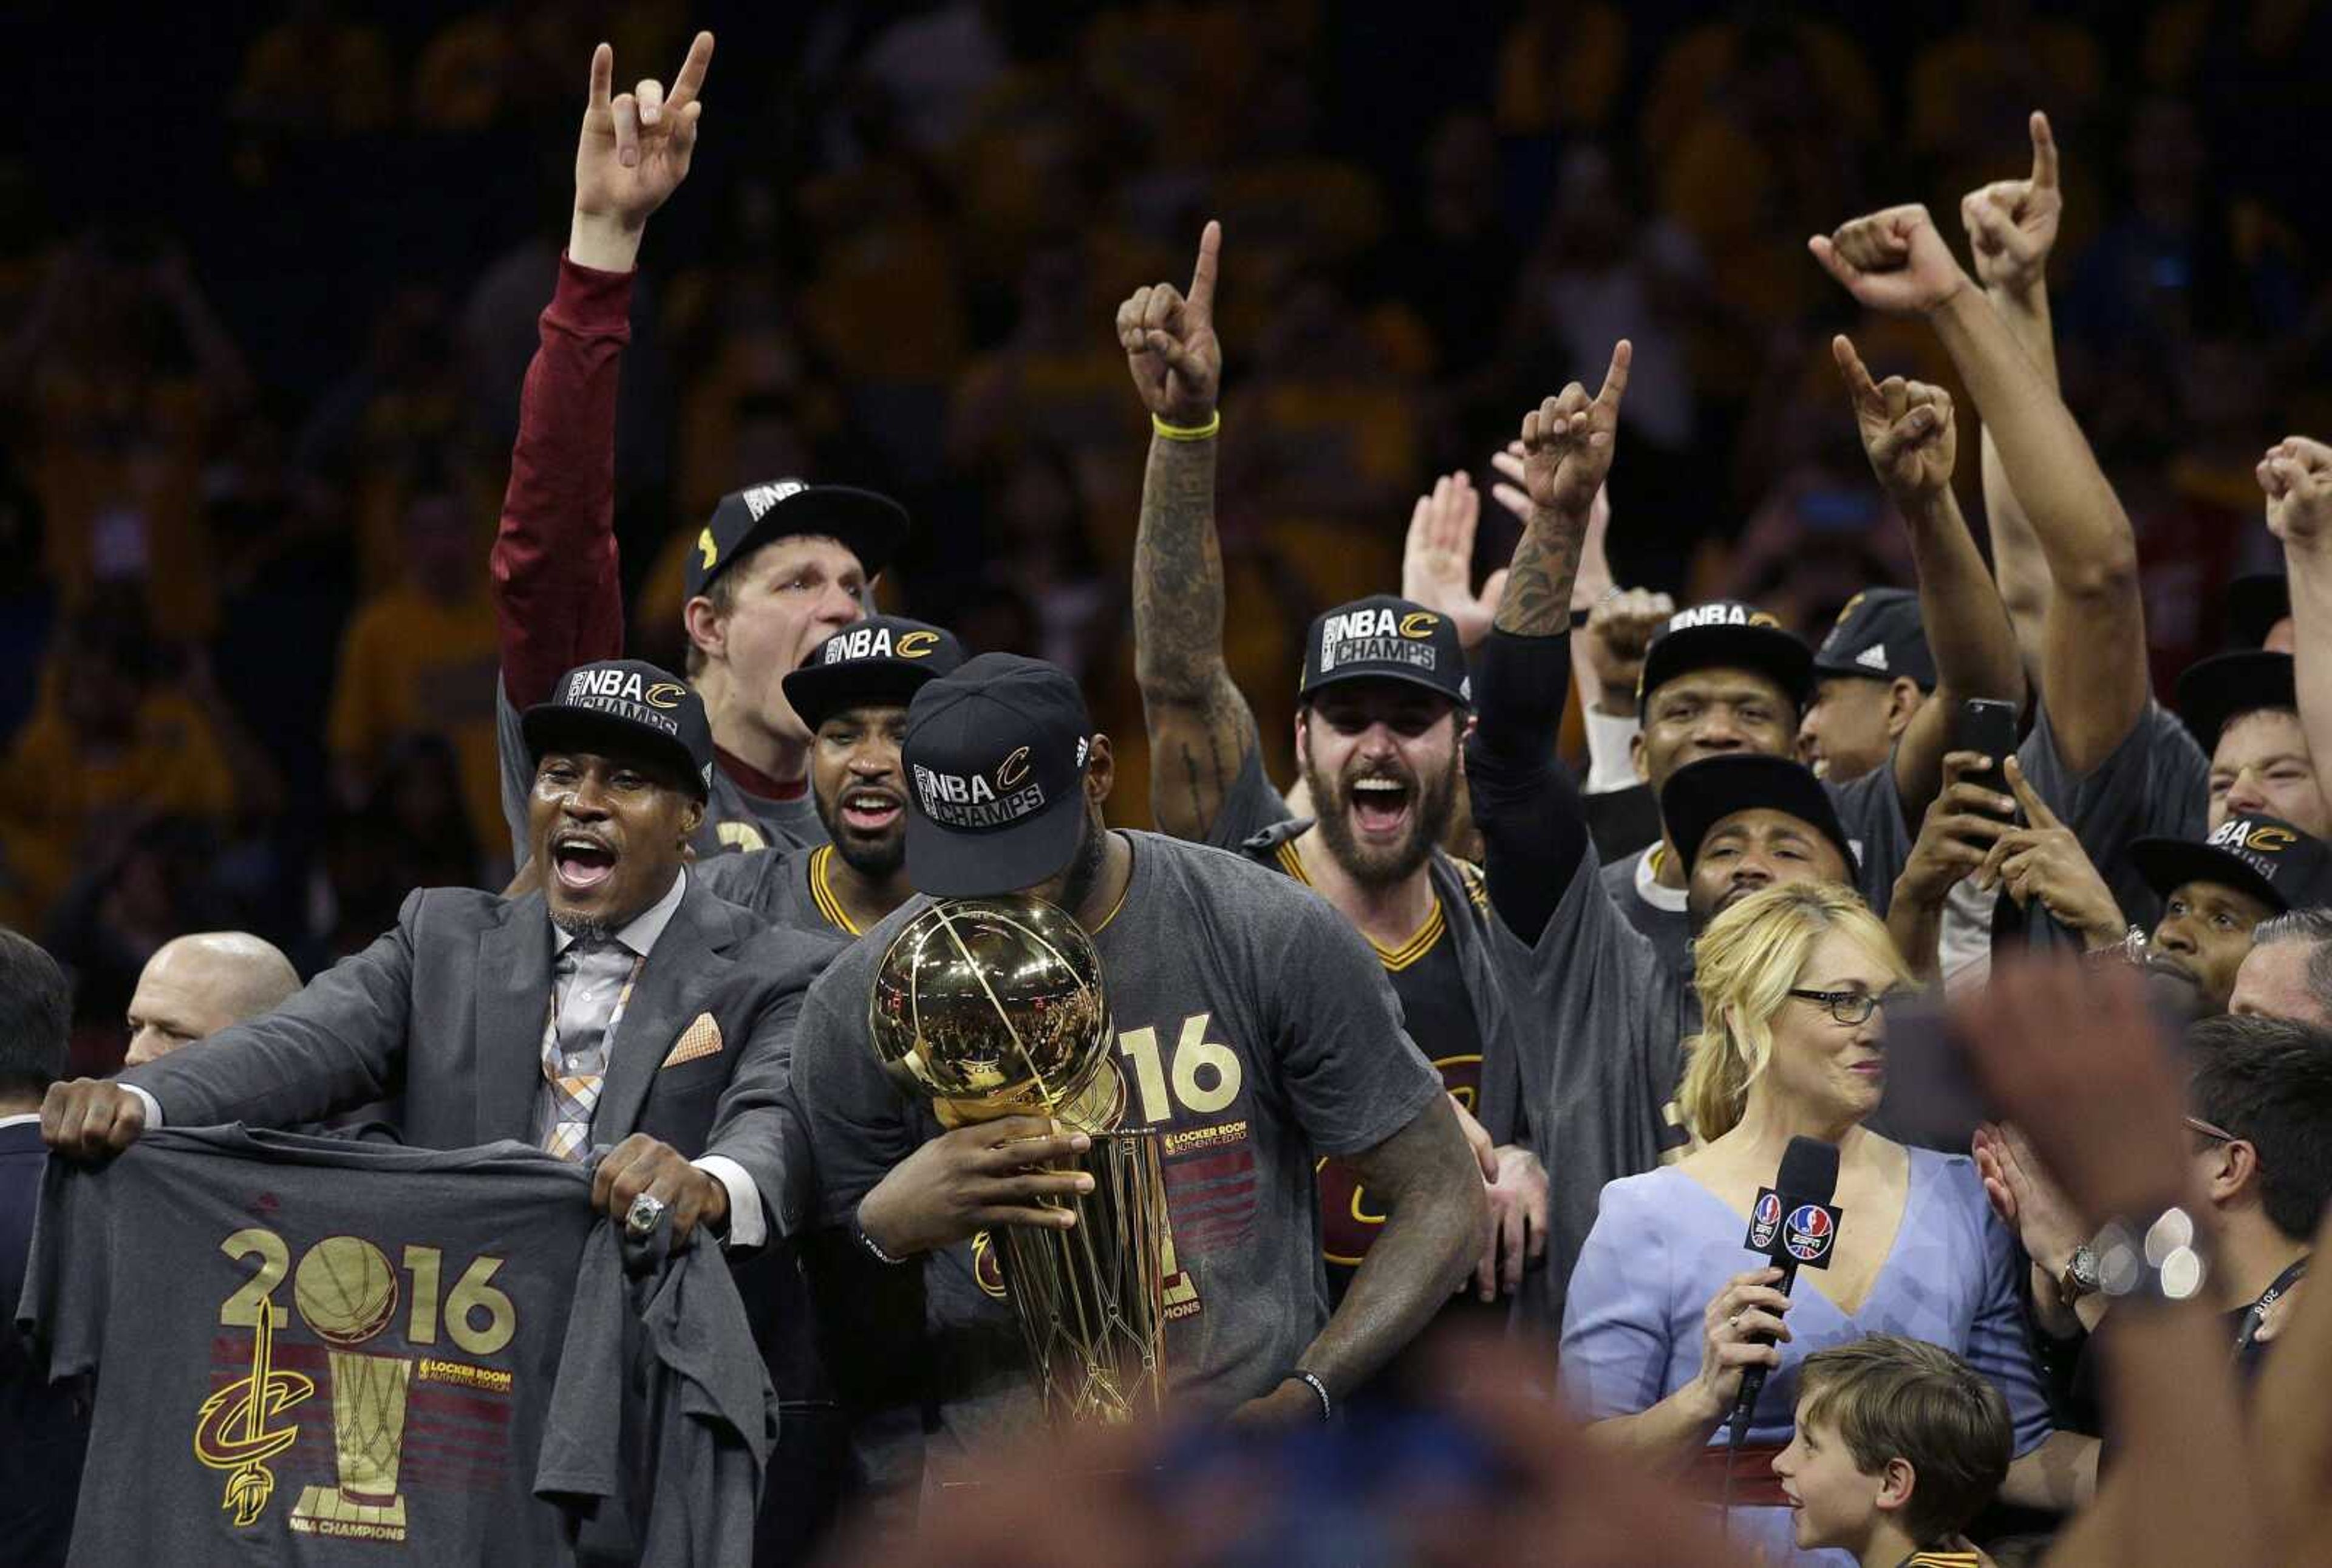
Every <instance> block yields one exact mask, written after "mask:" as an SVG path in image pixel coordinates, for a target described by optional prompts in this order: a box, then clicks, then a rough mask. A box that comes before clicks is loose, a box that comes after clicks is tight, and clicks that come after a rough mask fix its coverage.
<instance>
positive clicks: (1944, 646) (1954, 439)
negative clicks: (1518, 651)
mask: <svg viewBox="0 0 2332 1568" xmlns="http://www.w3.org/2000/svg"><path fill="white" fill-rule="evenodd" d="M1830 351H1831V355H1832V358H1833V359H1835V360H1836V361H1837V364H1838V368H1839V373H1840V377H1841V378H1843V379H1844V381H1845V383H1846V387H1847V393H1848V396H1849V401H1850V403H1851V405H1852V407H1853V410H1854V417H1855V424H1856V427H1857V428H1858V430H1859V432H1860V435H1861V437H1862V445H1863V451H1864V454H1866V455H1867V456H1868V459H1869V462H1870V467H1871V472H1872V473H1874V474H1875V475H1876V476H1877V478H1878V482H1879V483H1880V485H1881V486H1882V487H1884V488H1885V490H1886V491H1887V493H1888V499H1889V500H1890V501H1891V502H1893V503H1894V508H1895V511H1896V512H1897V513H1898V514H1899V515H1900V516H1901V518H1902V520H1903V523H1904V527H1905V531H1906V533H1907V536H1908V538H1909V540H1910V543H1911V556H1912V560H1913V562H1914V564H1915V565H1916V568H1917V570H1918V592H1917V593H1916V596H1914V595H1904V596H1903V597H1902V599H1901V600H1897V601H1893V602H1892V604H1891V605H1890V601H1889V600H1888V599H1886V598H1877V599H1874V598H1873V597H1872V596H1870V595H1865V596H1864V597H1863V599H1862V601H1861V605H1862V606H1863V607H1868V613H1867V614H1866V613H1865V612H1864V611H1863V610H1862V609H1860V608H1850V609H1849V614H1848V616H1847V617H1845V618H1844V619H1842V620H1841V622H1840V625H1839V626H1837V627H1835V628H1833V636H1832V637H1831V638H1830V639H1828V640H1826V641H1825V642H1824V644H1823V648H1824V650H1825V658H1824V661H1823V667H1822V668H1821V669H1817V668H1816V665H1815V660H1814V657H1813V655H1810V654H1809V653H1808V651H1807V649H1806V646H1805V645H1804V644H1803V643H1802V642H1800V641H1799V640H1798V639H1797V638H1796V637H1795V636H1792V635H1791V634H1790V633H1789V632H1787V631H1786V630H1784V629H1783V628H1782V626H1780V625H1779V624H1778V623H1776V622H1775V621H1774V620H1773V617H1770V616H1766V615H1763V614H1761V613H1760V612H1758V611H1756V610H1755V609H1753V608H1752V607H1749V606H1747V605H1742V604H1734V603H1727V602H1719V603H1716V604H1710V605H1701V606H1696V607H1693V608H1690V609H1686V610H1681V611H1678V612H1677V614H1676V615H1674V616H1671V617H1669V618H1668V623H1667V625H1666V626H1663V627H1662V628H1660V630H1659V631H1658V632H1657V633H1655V634H1654V636H1653V638H1652V642H1651V645H1650V647H1649V651H1648V652H1647V653H1646V655H1645V657H1644V666H1643V675H1642V681H1641V685H1640V688H1639V692H1638V694H1637V703H1638V709H1639V713H1640V716H1641V719H1642V726H1643V727H1642V730H1641V731H1640V732H1639V734H1638V735H1637V736H1636V738H1635V741H1634V742H1633V746H1632V753H1633V760H1634V762H1635V767H1636V771H1637V774H1638V775H1639V777H1640V778H1642V779H1643V780H1644V781H1645V783H1646V785H1647V786H1648V787H1649V788H1650V789H1652V790H1654V791H1655V792H1656V793H1658V794H1660V795H1661V798H1666V797H1665V791H1666V789H1667V786H1668V780H1669V779H1670V778H1671V777H1673V776H1674V774H1675V773H1676V771H1677V769H1678V768H1681V767H1683V766H1685V765H1686V764H1687V763H1690V762H1692V761H1695V760H1699V759H1702V758H1706V757H1717V756H1726V755H1734V754H1739V753H1763V754H1765V755H1767V756H1775V757H1786V756H1789V755H1791V754H1792V751H1793V749H1796V748H1799V747H1801V746H1802V745H1805V744H1806V743H1807V741H1809V739H1811V751H1812V753H1813V754H1814V755H1815V756H1821V757H1826V758H1827V751H1828V745H1829V738H1836V739H1838V740H1839V741H1840V742H1841V744H1840V754H1839V755H1838V756H1837V757H1835V758H1827V760H1830V762H1831V763H1832V765H1831V766H1830V768H1829V769H1828V770H1827V771H1826V773H1825V776H1824V779H1823V782H1824V786H1825V788H1827V789H1829V790H1830V796H1831V798H1832V801H1833V802H1834V805H1835V808H1836V810H1837V813H1838V816H1839V818H1840V820H1841V821H1842V822H1844V823H1845V824H1846V827H1847V831H1848V834H1849V837H1850V839H1851V841H1852V843H1853V844H1854V845H1855V846H1856V849H1857V852H1858V854H1859V866H1858V867H1857V868H1856V870H1855V872H1854V876H1853V880H1854V882H1855V884H1856V886H1857V888H1858V889H1859V891H1860V893H1861V894H1862V896H1863V898H1864V900H1865V901H1866V902H1867V903H1868V904H1869V905H1870V907H1871V908H1872V909H1873V910H1875V911H1877V912H1878V913H1880V914H1882V915H1883V914H1885V913H1886V912H1887V906H1888V900H1889V899H1890V898H1891V897H1892V896H1893V890H1894V885H1895V879H1896V877H1897V875H1899V874H1900V873H1901V871H1902V870H1903V867H1904V865H1906V863H1907V861H1908V859H1909V857H1910V852H1911V845H1912V842H1913V837H1914V833H1915V830H1916V826H1917V824H1918V823H1919V821H1920V819H1921V818H1922V817H1923V816H1924V815H1925V813H1926V809H1927V807H1928V804H1929V803H1930V802H1931V801H1933V800H1934V799H1935V795H1936V793H1937V792H1938V790H1940V789H1941V788H1942V782H1943V778H1942V764H1943V755H1944V749H1945V745H1946V743H1947V742H1948V741H1949V740H1950V731H1951V724H1952V719H1953V715H1954V713H1956V712H1957V711H1958V709H1959V707H1960V704H1961V703H1962V701H1963V700H1964V699H1967V698H1971V697H1988V698H1997V699H2001V700H2004V701H2007V702H2012V703H2019V704H2021V703H2022V701H2023V695H2024V679H2023V673H2022V669H2021V665H2020V664H2019V662H2018V658H2017V652H2016V641H2015V634H2014V631H2013V629H2012V627H2011V626H2010V624H2009V620H2008V613H2007V610H2006V609H2005V608H2004V607H2002V603H2001V600H2000V594H1999V591H1998V590H1997V589H1996V588H1994V587H1993V581H1992V574H1991V573H1990V571H1989V570H1987V569H1985V567H1984V564H1983V556H1982V555H1981V554H1979V553H1978V552H1977V550H1976V548H1975V541H1974V538H1973V537H1972V536H1971V535H1970V534H1969V532H1968V528H1967V522H1966V520H1965V519H1964V517H1962V516H1961V514H1960V508H1959V502H1958V501H1957V499H1956V498H1955V497H1954V493H1953V491H1952V484H1951V480H1952V473H1953V468H1954V464H1955V462H1956V460H1957V454H1958V433H1957V428H1956V425H1955V422H1954V418H1953V407H1952V398H1951V394H1949V393H1948V392H1946V391H1945V390H1944V389H1943V388H1942V387H1931V386H1928V385H1926V384H1925V383H1922V382H1917V381H1907V380H1905V379H1904V378H1901V377H1899V376H1890V377H1888V378H1886V379H1885V380H1884V381H1874V380H1873V379H1872V378H1871V375H1870V372H1869V371H1868V368H1865V366H1864V365H1863V362H1862V359H1861V356H1860V355H1859V354H1858V353H1857V352H1856V351H1855V348H1854V345H1853V344H1852V343H1851V342H1850V341H1849V340H1848V339H1846V338H1844V337H1839V338H1836V339H1833V340H1832V341H1831V344H1830ZM1905 605H1907V606H1908V607H1909V609H1910V611H1911V613H1910V615H1909V617H1908V622H1909V624H1908V625H1907V626H1904V625H1902V623H1903V621H1904V620H1905V618H1906V617H1905V614H1904V609H1903V606H1905ZM1883 620H1892V621H1893V622H1895V623H1896V624H1897V629H1895V630H1892V631H1889V630H1887V629H1883V628H1882V626H1879V625H1877V624H1874V623H1876V622H1879V621H1883ZM1858 623H1860V624H1858ZM1930 640H1932V643H1931V645H1932V647H1933V650H1934V651H1933V655H1932V662H1933V669H1932V673H1930V674H1927V680H1926V684H1927V685H1930V686H1932V687H1933V690H1932V692H1928V693H1922V691H1921V683H1920V681H1919V678H1918V676H1919V674H1921V673H1922V672H1921V667H1920V666H1921V664H1922V663H1923V662H1924V661H1925V659H1926V647H1927V646H1928V645H1930ZM1914 646H1916V647H1918V648H1919V649H1920V653H1919V655H1916V656H1915V655H1914V654H1913V653H1912V651H1911V649H1912V647H1914ZM1849 650H1850V656H1849ZM1874 650H1875V652H1874ZM1872 659H1876V660H1881V661H1887V662H1888V664H1889V665H1890V667H1891V665H1892V664H1895V663H1900V664H1904V665H1906V666H1907V668H1906V669H1905V670H1904V671H1902V672H1899V673H1900V674H1903V675H1904V676H1905V677H1906V678H1904V679H1901V680H1894V679H1892V678H1890V679H1889V680H1888V681H1887V682H1885V683H1880V682H1878V681H1871V680H1864V679H1859V678H1856V677H1857V676H1862V675H1868V674H1875V673H1876V666H1875V665H1874V664H1872V663H1869V662H1855V661H1868V660H1872ZM1841 662H1845V663H1846V664H1847V667H1848V668H1849V669H1850V670H1851V671H1853V672H1854V674H1853V675H1849V676H1842V675H1840V674H1838V673H1836V670H1837V665H1838V664H1840V663H1841ZM1841 685H1843V686H1845V687H1849V688H1855V687H1868V688H1869V689H1868V692H1867V693H1858V692H1855V691H1852V690H1843V691H1842V690H1840V689H1839V688H1840V686H1841ZM1809 698H1811V699H1812V705H1811V707H1808V706H1806V704H1807V703H1808V699H1809ZM1852 707H1861V708H1868V709H1874V710H1876V711H1875V712H1872V713H1871V714H1870V715H1869V717H1870V721H1871V722H1869V723H1868V724H1865V725H1860V726H1857V725H1854V724H1851V723H1849V722H1847V720H1848V715H1847V712H1846V710H1848V709H1849V708H1852ZM1833 710H1835V712H1834V711H1833ZM1898 721H1899V728H1897V723H1898ZM1809 729H1811V731H1812V733H1811V737H1809V735H1808V731H1809ZM1857 729H1862V730H1866V731H1868V735H1867V736H1866V737H1864V738H1860V739H1858V738H1857V737H1856V736H1855V734H1854V731H1856V730H1857ZM1877 762H1884V763H1886V764H1887V765H1886V766H1884V767H1880V766H1876V765H1875V763H1877ZM1841 763H1844V764H1849V765H1845V766H1841V765H1839V764H1841ZM1854 763H1870V764H1873V765H1870V766H1868V768H1867V770H1865V769H1864V768H1859V767H1854V766H1851V764H1854ZM1602 875H1603V885H1604V886H1605V887H1606V888H1607V889H1608V890H1609V891H1610V894H1611V896H1612V898H1613V899H1614V900H1615V901H1617V902H1618V903H1619V904H1620V907H1621V908H1622V909H1624V910H1626V911H1627V913H1628V918H1629V920H1630V922H1632V923H1634V924H1635V926H1636V928H1637V929H1638V930H1639V931H1641V932H1644V934H1646V935H1647V936H1649V937H1650V938H1652V940H1653V941H1654V942H1656V943H1658V946H1659V949H1660V951H1661V953H1662V955H1663V957H1664V958H1665V959H1666V960H1667V961H1668V963H1669V964H1670V965H1671V966H1672V967H1673V968H1675V969H1676V970H1678V971H1679V972H1684V971H1686V970H1689V968H1690V963H1691V960H1690V957H1689V955H1688V953H1687V951H1686V944H1687V942H1689V940H1690V938H1691V934H1692V930H1693V927H1692V925H1691V923H1690V921H1689V919H1688V918H1687V909H1686V902H1687V893H1686V865H1685V862H1684V860H1683V858H1682V857H1681V856H1679V855H1678V854H1677V846H1676V843H1675V839H1674V836H1673V835H1667V836H1664V837H1663V839H1662V840H1661V841H1660V842H1658V843H1655V844H1652V845H1650V846H1647V847H1646V848H1645V849H1644V850H1643V851H1641V852H1640V853H1639V854H1637V855H1633V856H1628V857H1627V858H1625V859H1622V860H1619V861H1615V862H1614V863H1613V864H1611V865H1608V866H1606V867H1605V868H1604V870H1603V874H1602Z"/></svg>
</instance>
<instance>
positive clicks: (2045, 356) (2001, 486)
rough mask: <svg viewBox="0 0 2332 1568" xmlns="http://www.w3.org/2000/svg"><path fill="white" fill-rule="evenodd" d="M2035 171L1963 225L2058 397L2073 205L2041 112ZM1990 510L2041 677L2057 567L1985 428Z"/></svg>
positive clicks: (2008, 600)
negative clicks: (2062, 231)
mask: <svg viewBox="0 0 2332 1568" xmlns="http://www.w3.org/2000/svg"><path fill="white" fill-rule="evenodd" d="M2031 132H2032V173H2031V176H2030V177H2027V178H2024V179H2001V180H1994V181H1993V182H1992V183H1991V184H1990V185H1987V186H1981V187H1979V188H1978V189H1975V190H1972V191H1970V192H1968V194H1967V195H1965V196H1962V197H1961V198H1960V222H1961V224H1962V225H1964V227H1965V228H1966V230H1967V236H1968V248H1969V251H1970V252H1971V253H1972V254H1973V255H1974V258H1975V276H1976V282H1980V283H1982V284H1983V291H1984V295H1985V297H1986V298H1987V299H1989V300H1991V301H1992V305H1993V309H1994V310H1995V311H1999V312H2000V319H2001V320H2002V321H2004V322H2006V323H2007V324H2008V330H2009V332H2010V333H2011V334H2012V336H2013V337H2014V338H2015V339H2016V343H2017V347H2019V348H2021V349H2023V350H2024V352H2025V353H2026V354H2027V355H2028V356H2029V357H2030V358H2031V360H2032V364H2033V368H2035V369H2037V370H2039V371H2040V372H2041V378H2042V379H2043V380H2045V381H2046V382H2048V384H2049V387H2050V390H2052V391H2053V390H2055V389H2056V387H2057V341H2056V334H2055V332H2054V331H2053V330H2052V329H2051V326H2050V318H2049V253H2050V250H2052V249H2053V248H2055V246H2056V244H2057V225H2058V220H2059V218H2060V216H2061V215H2063V213H2064V210H2065V197H2064V194H2063V193H2062V191H2060V189H2059V187H2058V183H2057V140H2056V138H2055V137H2054V136H2052V135H2051V134H2050V130H2049V117H2048V116H2047V115H2045V114H2042V113H2041V111H2040V110H2033V113H2032V121H2031ZM1983 512H1984V521H1986V522H1987V523H1988V524H1989V525H1990V526H1991V529H1992V564H1993V572H1994V574H1995V575H1996V576H1997V577H1998V578H1999V580H2000V598H2001V602H2002V603H2003V604H2005V605H2006V606H2007V607H2008V618H2009V620H2010V622H2011V623H2012V624H2013V625H2014V626H2015V627H2016V644H2017V648H2018V651H2019V652H2020V653H2021V655H2022V656H2023V659H2024V667H2025V670H2026V672H2027V673H2028V674H2031V676H2032V677H2033V678H2034V679H2035V680H2038V679H2039V678H2040V674H2041V649H2042V648H2043V647H2044V646H2045V644H2044V643H2043V641H2042V637H2043V636H2044V634H2045V631H2046V628H2047V624H2048V614H2049V559H2048V557H2047V556H2046V555H2044V554H2043V553H2042V552H2041V539H2040V536H2039V535H2038V534H2036V533H2034V532H2033V531H2032V520H2031V518H2029V517H2027V516H2026V515H2025V514H2024V505H2023V503H2022V502H2020V501H2018V500H2017V499H2016V487H2015V486H2014V485H2012V484H2011V483H2008V470H2007V469H2006V468H2005V467H2003V466H2002V464H2001V461H2000V447H1999V445H1998V443H1996V442H1994V441H1993V438H1992V424H1991V422H1990V421H1989V420H1987V421H1985V422H1984V425H1983Z"/></svg>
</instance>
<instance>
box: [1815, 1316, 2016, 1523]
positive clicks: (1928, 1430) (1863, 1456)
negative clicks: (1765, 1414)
mask: <svg viewBox="0 0 2332 1568" xmlns="http://www.w3.org/2000/svg"><path fill="white" fill-rule="evenodd" d="M1798 1378H1799V1382H1798V1400H1799V1404H1798V1420H1799V1421H1800V1423H1801V1424H1805V1423H1810V1422H1814V1421H1820V1422H1821V1423H1822V1424H1823V1425H1824V1426H1827V1427H1831V1428H1834V1429H1836V1430H1837V1432H1838V1434H1839V1436H1840V1439H1842V1440H1843V1441H1844V1442H1845V1444H1846V1450H1847V1452H1848V1453H1849V1454H1850V1455H1852V1456H1853V1458H1854V1463H1855V1468H1858V1469H1859V1470H1861V1471H1862V1472H1863V1473H1864V1474H1865V1475H1876V1474H1877V1473H1878V1472H1879V1471H1880V1470H1883V1469H1885V1468H1887V1462H1888V1460H1889V1459H1902V1460H1905V1461H1907V1463H1908V1464H1909V1465H1910V1467H1911V1468H1912V1470H1913V1471H1914V1472H1916V1476H1917V1480H1916V1482H1915V1483H1914V1485H1913V1487H1912V1491H1911V1500H1910V1501H1909V1502H1908V1503H1907V1504H1906V1505H1905V1506H1904V1508H1903V1515H1902V1525H1903V1529H1904V1530H1905V1532H1906V1533H1907V1534H1908V1535H1910V1536H1911V1537H1912V1539H1914V1540H1915V1541H1917V1542H1919V1543H1921V1544H1925V1543H1927V1542H1931V1541H1935V1540H1937V1539H1939V1538H1940V1537H1942V1536H1945V1535H1953V1534H1954V1533H1956V1532H1958V1531H1961V1530H1964V1529H1965V1528H1966V1527H1967V1525H1968V1521H1970V1520H1971V1519H1974V1517H1975V1516H1976V1515H1977V1514H1978V1513H1979V1512H1981V1511H1982V1510H1983V1506H1984V1505H1985V1504H1986V1503H1989V1502H1990V1501H1992V1496H1993V1493H1994V1492H1996V1491H1998V1490H1999V1489H2000V1483H2001V1482H2002V1480H2003V1479H2004V1478H2005V1477H2007V1475H2008V1461H2009V1458H2010V1457H2011V1456H2010V1449H2011V1448H2012V1446H2013V1444H2014V1441H2015V1433H2014V1430H2013V1429H2012V1427H2011V1425H2010V1424H2009V1419H2008V1401H2006V1400H2004V1399H2002V1397H2001V1394H2000V1391H1999V1390H1998V1389H1996V1388H1994V1387H1993V1386H1992V1384H1991V1382H1989V1381H1988V1380H1987V1379H1986V1378H1985V1377H1984V1376H1983V1373H1981V1372H1977V1371H1976V1370H1975V1369H1974V1367H1971V1366H1970V1365H1968V1364H1967V1362H1964V1361H1962V1360H1960V1358H1959V1357H1957V1356H1955V1355H1954V1354H1953V1353H1951V1352H1949V1351H1947V1350H1945V1349H1943V1348H1941V1347H1940V1346H1937V1345H1932V1344H1928V1343H1925V1342H1924V1341H1921V1340H1916V1339H1903V1338H1900V1337H1898V1336H1897V1335H1895V1334H1871V1335H1870V1336H1869V1337H1868V1338H1866V1339H1859V1340H1857V1341H1855V1342H1854V1343H1851V1344H1842V1345H1838V1346H1835V1347H1834V1348H1832V1349H1830V1350H1825V1351H1817V1352H1816V1353H1813V1354H1812V1355H1810V1356H1808V1357H1807V1358H1806V1359H1805V1362H1804V1365H1803V1366H1802V1367H1801V1368H1800V1369H1799V1374H1798Z"/></svg>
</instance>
